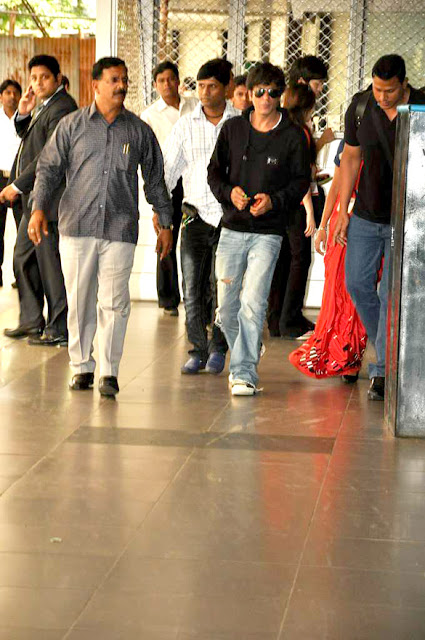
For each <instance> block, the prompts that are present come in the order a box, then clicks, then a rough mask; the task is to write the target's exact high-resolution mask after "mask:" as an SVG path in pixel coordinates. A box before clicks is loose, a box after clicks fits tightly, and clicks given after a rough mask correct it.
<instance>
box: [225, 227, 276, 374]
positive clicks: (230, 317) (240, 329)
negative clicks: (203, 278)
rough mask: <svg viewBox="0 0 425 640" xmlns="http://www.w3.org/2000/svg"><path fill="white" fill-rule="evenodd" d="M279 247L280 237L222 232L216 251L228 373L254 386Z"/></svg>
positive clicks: (229, 231)
mask: <svg viewBox="0 0 425 640" xmlns="http://www.w3.org/2000/svg"><path fill="white" fill-rule="evenodd" d="M281 244H282V238H281V236H277V235H265V234H260V233H242V232H239V231H231V230H230V229H222V230H221V236H220V241H219V243H218V248H217V255H216V275H217V290H218V309H217V323H218V324H219V325H220V326H221V328H222V330H223V332H224V335H225V336H226V339H227V343H228V345H229V348H230V350H231V356H230V373H231V374H232V375H233V378H239V379H241V380H245V382H251V383H252V384H254V385H256V384H257V382H258V375H257V364H258V360H259V358H260V346H261V337H262V333H263V323H264V319H265V316H266V310H267V298H268V295H269V291H270V285H271V282H272V278H273V273H274V268H275V266H276V261H277V258H278V256H279V251H280V245H281Z"/></svg>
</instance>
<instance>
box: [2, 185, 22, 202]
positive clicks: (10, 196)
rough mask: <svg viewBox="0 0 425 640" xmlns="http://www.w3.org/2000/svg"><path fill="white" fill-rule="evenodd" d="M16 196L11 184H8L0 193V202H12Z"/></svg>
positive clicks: (17, 194) (16, 193)
mask: <svg viewBox="0 0 425 640" xmlns="http://www.w3.org/2000/svg"><path fill="white" fill-rule="evenodd" d="M18 196H19V193H18V192H17V191H15V189H14V188H13V187H12V185H11V184H8V185H7V187H5V188H4V189H3V191H1V192H0V202H14V201H15V200H16V198H17V197H18Z"/></svg>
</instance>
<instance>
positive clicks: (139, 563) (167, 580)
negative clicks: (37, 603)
mask: <svg viewBox="0 0 425 640" xmlns="http://www.w3.org/2000/svg"><path fill="white" fill-rule="evenodd" d="M295 569H296V568H295V567H294V566H285V565H278V564H272V563H260V562H223V561H219V560H198V559H192V560H179V559H165V558H155V559H152V558H135V557H134V556H131V555H124V556H123V557H122V558H121V559H120V561H119V562H118V564H117V565H116V567H114V569H113V570H112V572H111V574H110V575H109V576H108V579H107V581H106V582H105V584H104V585H103V588H102V591H107V592H109V591H114V592H139V593H145V594H149V593H150V594H158V595H159V594H167V593H169V594H170V595H199V596H201V595H204V596H212V597H219V596H222V597H235V596H236V597H240V598H247V599H251V598H256V597H270V598H280V599H282V600H286V598H287V597H288V595H289V591H290V588H291V586H292V583H293V579H294V576H295Z"/></svg>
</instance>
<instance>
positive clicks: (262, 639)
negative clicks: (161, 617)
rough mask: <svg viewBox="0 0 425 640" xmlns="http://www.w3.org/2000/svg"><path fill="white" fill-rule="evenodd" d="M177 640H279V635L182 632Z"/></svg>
mask: <svg viewBox="0 0 425 640" xmlns="http://www.w3.org/2000/svg"><path fill="white" fill-rule="evenodd" d="M177 640H277V635H276V633H275V632H273V633H262V632H260V633H250V632H249V631H246V630H244V631H239V630H238V629H234V630H233V631H230V633H227V632H220V631H217V632H215V631H212V632H211V633H209V632H208V631H182V632H180V633H179V634H178V636H177Z"/></svg>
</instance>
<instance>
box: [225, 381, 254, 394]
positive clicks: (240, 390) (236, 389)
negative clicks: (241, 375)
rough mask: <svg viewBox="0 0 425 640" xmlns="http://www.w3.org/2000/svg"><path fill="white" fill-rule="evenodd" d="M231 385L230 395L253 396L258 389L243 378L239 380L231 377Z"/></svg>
mask: <svg viewBox="0 0 425 640" xmlns="http://www.w3.org/2000/svg"><path fill="white" fill-rule="evenodd" d="M231 385H232V396H253V395H254V394H256V393H257V392H258V391H259V389H257V387H256V386H255V384H252V383H251V382H246V381H245V380H239V379H238V378H236V379H235V380H233V379H232V381H231Z"/></svg>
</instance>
